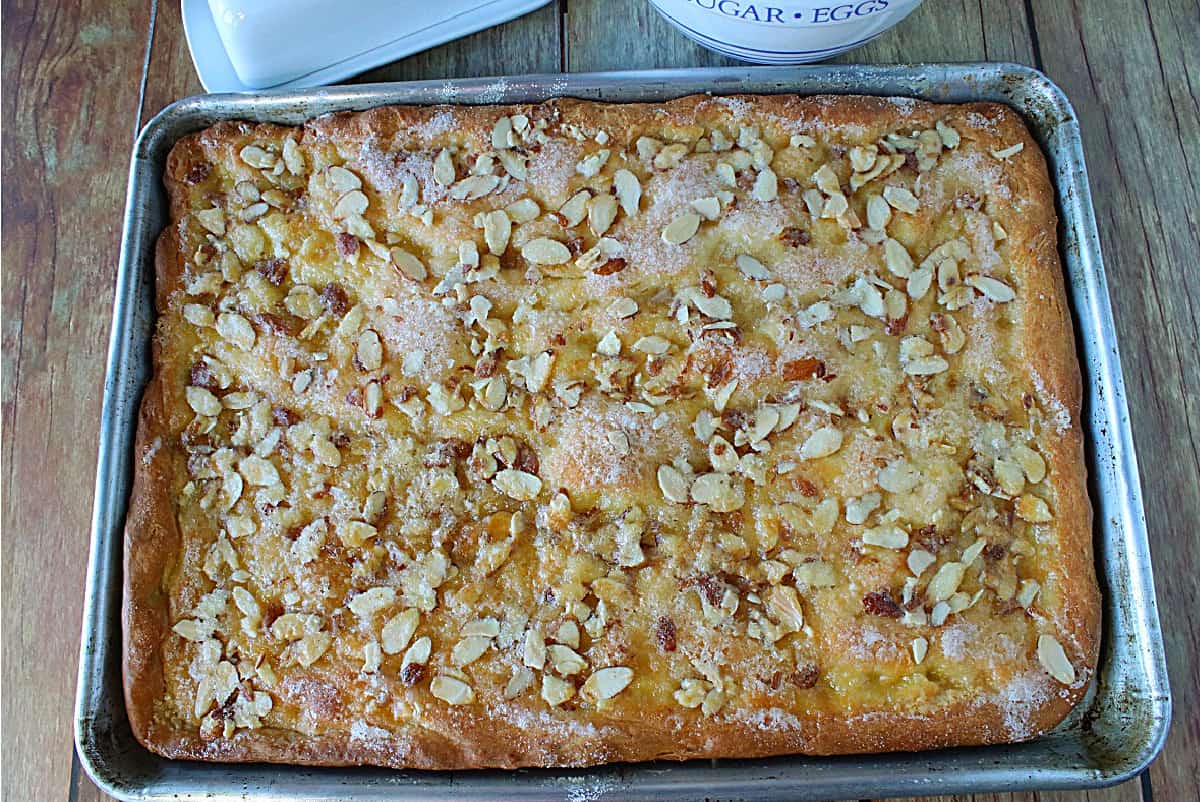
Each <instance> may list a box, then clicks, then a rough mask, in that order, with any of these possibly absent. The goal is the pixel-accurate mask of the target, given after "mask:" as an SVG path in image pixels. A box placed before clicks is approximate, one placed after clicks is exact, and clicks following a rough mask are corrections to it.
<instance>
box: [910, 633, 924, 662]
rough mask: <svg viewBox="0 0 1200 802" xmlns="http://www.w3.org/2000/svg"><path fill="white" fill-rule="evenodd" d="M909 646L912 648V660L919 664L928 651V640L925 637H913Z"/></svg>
mask: <svg viewBox="0 0 1200 802" xmlns="http://www.w3.org/2000/svg"><path fill="white" fill-rule="evenodd" d="M909 646H910V647H911V648H912V655H913V662H914V663H916V664H917V665H920V664H921V663H922V662H924V660H925V655H926V654H928V653H929V641H928V640H926V639H925V638H914V639H913V641H912V643H911V644H909Z"/></svg>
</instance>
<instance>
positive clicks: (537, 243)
mask: <svg viewBox="0 0 1200 802" xmlns="http://www.w3.org/2000/svg"><path fill="white" fill-rule="evenodd" d="M521 256H523V257H525V259H526V261H529V262H532V263H533V264H535V265H561V264H566V263H567V262H568V261H570V259H571V250H570V249H569V248H568V247H567V246H566V245H563V244H562V243H561V242H559V241H557V240H552V239H550V238H549V237H538V238H537V239H532V240H530V241H529V242H527V243H525V244H524V245H522V246H521Z"/></svg>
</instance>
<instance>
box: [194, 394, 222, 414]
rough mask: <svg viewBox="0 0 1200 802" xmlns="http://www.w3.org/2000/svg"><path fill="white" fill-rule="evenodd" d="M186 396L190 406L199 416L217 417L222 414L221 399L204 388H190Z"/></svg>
mask: <svg viewBox="0 0 1200 802" xmlns="http://www.w3.org/2000/svg"><path fill="white" fill-rule="evenodd" d="M186 395H187V402H188V406H190V407H191V408H192V410H193V411H194V412H195V413H196V414H197V415H208V416H209V417H216V416H217V415H220V414H221V401H220V399H218V398H217V397H216V396H215V395H213V394H212V393H211V392H209V391H208V390H206V389H204V388H203V387H188V388H187V392H186Z"/></svg>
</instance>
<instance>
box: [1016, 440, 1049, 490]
mask: <svg viewBox="0 0 1200 802" xmlns="http://www.w3.org/2000/svg"><path fill="white" fill-rule="evenodd" d="M1012 458H1013V459H1014V460H1016V462H1017V464H1018V465H1020V466H1021V470H1022V471H1024V472H1025V478H1026V479H1028V480H1029V481H1030V483H1031V484H1035V485H1036V484H1037V483H1039V482H1041V481H1042V480H1043V479H1045V478H1046V461H1045V460H1044V459H1042V455H1041V454H1039V453H1037V452H1036V451H1034V450H1033V449H1032V448H1030V447H1029V446H1027V445H1024V444H1018V445H1015V446H1013V447H1012Z"/></svg>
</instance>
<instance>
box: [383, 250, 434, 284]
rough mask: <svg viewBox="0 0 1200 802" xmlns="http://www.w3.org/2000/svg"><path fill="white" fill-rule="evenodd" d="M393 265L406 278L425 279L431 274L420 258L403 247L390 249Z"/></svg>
mask: <svg viewBox="0 0 1200 802" xmlns="http://www.w3.org/2000/svg"><path fill="white" fill-rule="evenodd" d="M390 256H391V260H392V265H393V266H394V267H395V268H396V270H397V271H399V272H400V274H401V275H403V276H405V277H406V278H410V279H412V280H413V281H424V280H425V279H426V277H428V275H429V271H428V270H426V269H425V265H424V263H423V262H421V260H420V259H418V258H417V257H415V256H413V255H412V254H411V253H409V252H408V251H406V250H404V249H403V248H392V250H391V251H390Z"/></svg>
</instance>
